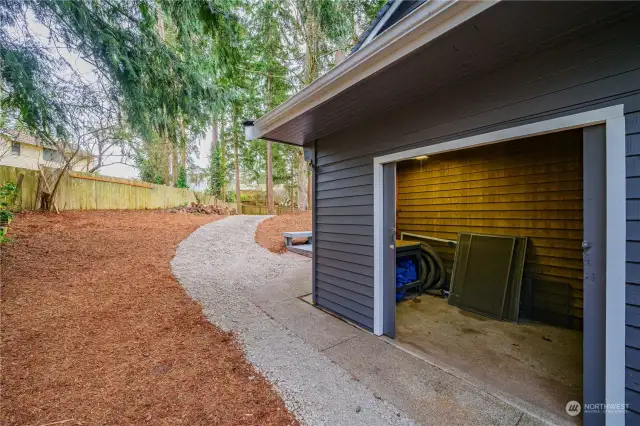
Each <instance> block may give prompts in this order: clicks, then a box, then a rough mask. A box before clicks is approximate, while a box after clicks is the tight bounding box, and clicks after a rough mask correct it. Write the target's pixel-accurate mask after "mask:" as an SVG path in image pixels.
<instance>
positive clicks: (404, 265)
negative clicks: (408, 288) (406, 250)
mask: <svg viewBox="0 0 640 426" xmlns="http://www.w3.org/2000/svg"><path fill="white" fill-rule="evenodd" d="M417 279H418V272H417V271H416V264H415V262H414V261H413V259H412V258H410V257H407V258H404V259H398V260H397V261H396V287H402V286H404V285H405V284H409V283H412V282H414V281H416V280H417ZM404 293H405V292H404V291H402V292H398V293H396V302H399V301H400V300H402V298H403V297H404Z"/></svg>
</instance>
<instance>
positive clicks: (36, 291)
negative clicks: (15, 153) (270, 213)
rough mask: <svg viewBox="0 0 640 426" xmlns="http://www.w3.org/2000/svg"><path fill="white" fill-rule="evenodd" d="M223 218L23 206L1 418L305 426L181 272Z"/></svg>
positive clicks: (8, 294) (7, 286)
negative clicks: (194, 239)
mask: <svg viewBox="0 0 640 426" xmlns="http://www.w3.org/2000/svg"><path fill="white" fill-rule="evenodd" d="M219 218H220V217H215V216H198V215H188V214H175V213H173V214H171V213H166V212H65V213H62V214H60V215H54V214H35V213H32V214H22V215H19V216H18V218H17V219H16V220H15V221H14V222H13V223H12V225H11V229H10V235H9V236H10V237H11V238H13V242H12V243H10V244H8V245H6V246H3V248H2V249H1V250H2V253H1V254H0V256H1V257H0V262H1V267H2V270H1V271H0V273H1V275H0V278H1V279H2V288H1V290H2V301H1V320H2V333H1V336H2V340H1V346H0V355H1V357H2V365H1V371H0V372H1V387H2V395H1V407H2V408H1V413H0V424H3V425H46V424H48V425H53V424H56V425H64V426H69V425H105V424H109V425H115V424H119V425H133V424H136V425H139V424H142V425H144V424H149V425H161V424H162V425H179V424H180V425H287V424H295V423H296V420H295V418H294V417H293V415H292V414H291V413H289V412H288V411H287V410H286V409H285V407H284V404H283V402H282V400H281V399H280V397H279V396H278V395H277V393H276V392H275V391H274V389H273V388H272V387H271V386H270V384H269V383H268V382H267V381H266V380H265V379H264V378H263V376H261V375H260V374H259V373H257V372H256V370H255V369H254V368H253V367H252V366H251V365H250V364H249V363H248V362H247V361H246V359H245V358H244V356H243V353H242V349H241V347H240V346H239V344H238V343H237V342H236V341H235V340H234V338H233V336H232V335H231V334H229V333H225V332H222V331H221V330H219V329H217V328H216V327H214V326H213V325H211V324H210V323H209V322H207V321H206V319H205V317H204V316H203V314H202V310H201V307H200V306H199V305H198V304H197V303H196V302H194V301H193V300H191V299H190V298H189V297H188V296H187V295H186V293H185V292H184V290H183V289H182V287H181V286H180V285H179V283H178V282H177V281H176V280H175V279H174V277H173V275H172V274H171V271H170V265H169V262H170V260H171V258H172V257H173V256H174V253H175V249H176V246H177V244H178V243H179V242H180V241H181V240H182V239H184V238H185V237H186V236H187V235H188V234H189V233H191V232H192V231H194V230H195V229H196V228H197V227H198V226H199V225H202V224H204V223H207V222H211V221H213V220H216V219H219ZM202 261H203V262H206V259H202Z"/></svg>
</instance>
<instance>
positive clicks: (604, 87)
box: [314, 12, 640, 422]
mask: <svg viewBox="0 0 640 426" xmlns="http://www.w3.org/2000/svg"><path fill="white" fill-rule="evenodd" d="M639 17H640V16H639V14H638V12H633V14H631V15H628V16H627V17H625V18H624V19H623V20H622V21H620V22H616V23H612V24H611V23H610V24H608V25H606V26H603V27H602V28H599V29H598V30H594V31H591V32H590V33H588V34H581V36H580V37H575V38H572V39H570V40H565V41H563V42H558V43H557V44H554V45H549V47H548V49H546V50H544V51H542V52H539V53H537V54H535V55H532V56H529V57H527V58H525V59H523V60H520V61H518V62H515V63H512V64H510V65H508V66H503V67H501V68H499V69H497V70H495V71H492V72H489V73H486V74H484V75H483V76H480V77H474V78H473V79H469V80H466V81H460V82H458V83H456V84H455V85H450V86H448V87H445V88H441V89H439V90H438V91H437V92H436V93H433V94H431V95H430V96H427V97H425V98H422V99H420V100H417V101H413V102H411V103H409V104H406V105H403V106H401V107H400V108H395V109H394V110H392V111H389V112H387V113H386V114H384V115H382V116H378V117H372V118H371V119H370V120H367V121H366V122H362V123H358V124H356V125H353V126H350V127H347V128H345V129H341V130H338V131H337V132H335V133H332V134H331V135H329V136H326V137H322V138H320V139H318V140H316V142H315V143H316V169H315V172H316V173H315V181H316V188H315V189H316V191H315V207H316V208H315V216H314V224H315V227H316V230H315V231H316V234H315V237H314V240H315V242H316V249H317V253H316V258H315V272H314V285H315V286H314V289H315V298H316V303H317V304H318V305H320V306H322V307H324V308H326V309H328V310H331V311H333V312H335V313H336V314H338V315H341V316H343V317H345V318H347V319H349V320H351V321H354V322H356V323H358V324H360V325H361V326H363V327H365V328H367V329H372V327H373V158H374V157H375V156H379V155H383V154H388V153H391V152H394V151H400V150H406V149H410V148H415V147H418V146H425V145H430V144H437V143H441V142H445V141H449V140H454V139H458V138H463V137H468V136H472V135H476V134H482V133H487V132H492V131H496V130H499V129H505V128H509V127H513V126H519V125H523V124H527V123H531V122H536V121H540V120H546V119H550V118H554V117H560V116H564V115H570V114H576V113H579V112H584V111H588V110H593V109H597V108H603V107H606V106H611V105H618V104H624V106H625V113H626V115H627V132H628V136H627V151H628V158H627V176H628V185H627V196H628V198H629V200H628V221H629V222H628V230H627V233H628V240H629V242H628V254H627V257H628V264H627V278H628V281H629V283H628V285H627V334H626V338H627V367H628V370H627V371H628V376H627V399H628V402H629V403H630V404H632V409H634V410H639V411H640V28H638V27H637V20H638V19H639ZM425 78H428V76H425ZM634 401H638V402H637V403H635V402H634ZM629 417H630V418H629V421H632V420H635V421H636V422H640V414H638V413H637V412H630V413H629Z"/></svg>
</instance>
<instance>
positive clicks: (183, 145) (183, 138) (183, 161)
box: [176, 117, 187, 179]
mask: <svg viewBox="0 0 640 426" xmlns="http://www.w3.org/2000/svg"><path fill="white" fill-rule="evenodd" d="M180 166H182V168H183V169H184V171H185V173H186V171H187V131H186V130H185V128H184V118H183V117H180ZM176 179H177V175H176Z"/></svg>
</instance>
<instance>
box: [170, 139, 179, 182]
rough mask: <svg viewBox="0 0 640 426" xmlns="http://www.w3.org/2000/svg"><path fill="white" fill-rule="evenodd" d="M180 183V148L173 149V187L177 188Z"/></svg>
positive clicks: (174, 147)
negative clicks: (178, 182)
mask: <svg viewBox="0 0 640 426" xmlns="http://www.w3.org/2000/svg"><path fill="white" fill-rule="evenodd" d="M177 181H178V148H177V147H176V146H175V145H174V146H173V147H172V148H171V186H176V182H177Z"/></svg>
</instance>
